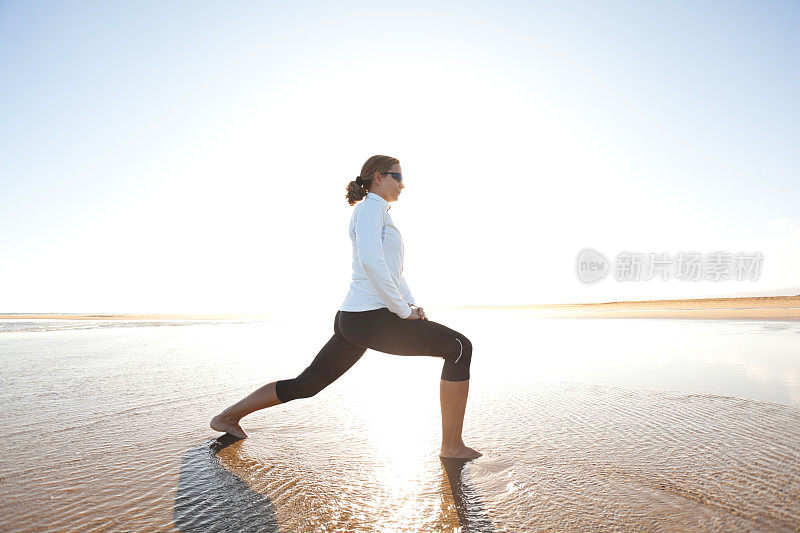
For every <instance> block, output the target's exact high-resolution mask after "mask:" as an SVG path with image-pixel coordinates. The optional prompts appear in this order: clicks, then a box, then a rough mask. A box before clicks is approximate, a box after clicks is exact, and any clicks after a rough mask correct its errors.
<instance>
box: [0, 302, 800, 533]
mask: <svg viewBox="0 0 800 533" xmlns="http://www.w3.org/2000/svg"><path fill="white" fill-rule="evenodd" d="M334 314H335V311H334V312H332V313H328V314H318V315H305V316H287V317H284V318H281V319H278V320H273V321H269V322H238V323H230V322H219V323H193V322H185V323H181V324H177V323H174V322H170V323H158V322H148V323H143V324H130V323H127V324H124V325H122V326H119V325H117V326H115V325H114V323H101V324H98V325H99V326H101V327H91V326H92V324H86V325H81V327H79V328H74V327H70V326H69V324H64V323H63V322H53V324H52V325H48V324H46V323H44V324H43V323H41V322H37V323H36V324H35V326H19V325H18V326H11V325H9V324H8V323H6V324H5V325H4V326H5V331H3V332H0V364H2V368H3V371H2V377H1V378H0V400H2V405H3V406H4V409H3V411H2V414H0V419H2V422H3V425H4V428H5V429H6V431H5V434H6V447H5V450H4V451H5V453H4V454H3V455H2V456H1V457H2V458H1V459H0V476H1V477H2V479H0V501H1V502H2V509H3V512H2V517H0V530H2V531H30V530H48V531H71V530H75V529H85V530H92V531H94V530H96V531H103V530H115V531H116V530H176V529H177V530H183V531H223V530H227V531H333V530H355V531H385V530H397V531H453V530H457V529H458V528H459V527H461V528H463V530H465V531H520V530H534V531H536V530H556V531H568V530H576V529H587V528H603V529H612V528H613V529H623V530H642V529H647V530H650V529H655V530H662V531H686V530H695V531H730V530H744V531H752V530H767V529H769V530H796V529H798V528H800V496H798V495H800V363H798V356H800V350H798V348H800V324H798V323H796V322H780V323H777V322H774V323H771V322H763V321H762V322H759V321H717V320H697V321H692V320H655V319H648V320H637V319H540V318H532V317H531V316H529V315H526V313H525V312H524V311H505V310H504V311H497V310H491V311H490V310H464V311H436V310H433V309H431V310H429V314H430V317H431V320H436V321H438V322H442V323H443V324H446V325H448V326H450V327H452V328H454V329H457V330H459V331H461V332H462V333H464V334H466V335H467V336H468V337H470V339H471V340H472V341H473V345H474V347H475V354H474V356H473V363H472V380H471V382H470V399H469V404H468V407H467V415H466V420H465V427H464V440H465V442H466V443H467V444H468V445H471V446H473V447H475V448H477V449H479V450H481V451H482V452H484V453H485V455H484V457H481V458H480V459H478V460H476V461H471V462H468V463H466V464H463V463H461V462H459V461H452V462H450V461H448V462H442V461H441V460H440V459H439V458H438V455H437V454H438V440H439V438H440V420H439V405H438V385H439V372H440V370H441V364H442V363H441V361H440V360H437V359H435V358H424V357H402V356H393V355H387V354H382V353H379V352H373V351H368V352H367V353H366V354H365V356H364V357H363V358H362V359H361V361H359V362H358V363H357V364H356V365H355V366H354V367H353V368H352V369H351V370H350V371H349V372H348V373H347V374H345V375H344V376H343V377H342V378H340V379H339V380H338V381H336V382H335V383H334V384H332V385H331V386H330V387H328V388H327V389H325V390H323V391H322V392H321V393H320V394H318V395H317V396H315V397H313V398H309V399H305V400H296V401H294V402H290V403H288V404H285V405H279V406H276V407H274V408H271V409H267V410H264V411H260V412H257V413H254V414H253V415H251V416H249V417H247V418H245V420H244V421H243V426H244V427H245V429H246V430H247V431H248V433H249V434H250V438H249V439H247V440H245V441H237V442H230V441H226V440H225V439H224V438H223V439H217V437H218V436H219V434H218V433H215V432H214V431H212V430H211V429H209V428H208V426H207V424H208V420H209V419H210V418H211V416H213V415H214V414H216V413H217V412H218V411H220V410H221V409H222V408H224V407H225V406H227V405H228V404H230V403H232V402H233V401H236V400H238V399H239V398H240V397H241V396H243V395H245V394H247V393H249V392H250V391H251V390H253V389H254V388H257V387H258V386H260V385H262V384H263V383H266V382H268V381H273V380H275V379H284V378H287V377H293V376H295V375H297V374H298V373H299V372H300V371H301V370H302V369H303V368H305V365H307V364H308V363H309V362H310V361H311V359H313V357H314V355H316V353H317V351H318V350H319V349H320V348H321V347H322V345H323V344H324V343H325V341H327V339H328V337H329V336H330V334H331V333H332V331H331V330H332V322H333V315H334ZM159 324H169V325H171V326H173V327H161V326H160V325H159ZM73 326H74V324H73ZM65 327H66V328H67V329H65ZM14 330H16V331H14Z"/></svg>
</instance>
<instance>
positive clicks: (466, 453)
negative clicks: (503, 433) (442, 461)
mask: <svg viewBox="0 0 800 533" xmlns="http://www.w3.org/2000/svg"><path fill="white" fill-rule="evenodd" d="M482 455H483V454H482V453H481V452H479V451H477V450H473V449H472V448H470V447H469V446H466V445H464V444H460V445H459V446H453V447H444V446H442V451H441V453H440V454H439V457H449V458H453V459H477V458H478V457H480V456H482Z"/></svg>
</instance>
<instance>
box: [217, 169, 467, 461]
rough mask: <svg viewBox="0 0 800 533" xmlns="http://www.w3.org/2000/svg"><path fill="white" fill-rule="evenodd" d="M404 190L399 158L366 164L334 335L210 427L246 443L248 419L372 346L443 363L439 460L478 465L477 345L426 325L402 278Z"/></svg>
mask: <svg viewBox="0 0 800 533" xmlns="http://www.w3.org/2000/svg"><path fill="white" fill-rule="evenodd" d="M404 188H405V185H403V175H402V170H401V168H400V162H399V161H398V160H397V159H395V158H393V157H388V156H385V155H376V156H373V157H370V158H369V159H368V160H367V162H366V163H364V166H363V167H362V168H361V174H360V175H359V176H358V177H357V178H356V179H355V180H354V181H351V182H350V183H349V185H348V187H347V201H348V203H349V204H350V205H354V204H355V203H356V202H358V201H359V200H362V199H363V201H362V202H361V203H360V204H358V205H357V206H356V208H355V210H354V211H353V216H352V217H351V219H350V240H351V241H352V243H353V277H352V282H351V285H350V292H349V293H348V294H347V297H346V298H345V300H344V302H343V303H342V305H341V306H340V307H339V310H338V311H337V313H336V317H335V320H334V324H333V331H334V333H333V336H332V337H331V338H330V340H329V341H328V342H327V344H325V346H324V347H323V348H322V349H321V350H320V352H319V353H318V354H317V356H316V357H315V358H314V360H313V361H312V362H311V364H310V365H309V366H308V368H306V369H305V370H303V372H301V373H300V375H298V376H297V377H296V378H294V379H285V380H279V381H274V382H272V383H269V384H267V385H264V386H263V387H261V388H260V389H258V390H256V391H255V392H253V393H252V394H250V395H249V396H247V397H246V398H244V399H243V400H241V401H239V402H238V403H236V404H234V405H232V406H230V407H228V408H227V409H225V410H224V411H222V412H221V413H220V414H218V415H217V416H215V417H214V418H213V419H212V420H211V428H212V429H214V430H216V431H224V432H226V433H230V434H231V435H234V436H236V437H239V438H242V439H245V438H247V434H245V432H244V430H243V429H242V427H241V426H240V425H239V420H241V419H242V418H243V417H244V416H246V415H248V414H250V413H252V412H254V411H258V410H259V409H264V408H265V407H271V406H273V405H277V404H279V403H286V402H289V401H291V400H295V399H297V398H310V397H311V396H314V395H315V394H317V393H318V392H319V391H321V390H322V389H324V388H325V387H327V386H328V385H330V384H331V383H333V382H334V381H335V380H336V379H337V378H339V376H341V375H342V374H344V373H345V372H347V370H348V369H349V368H350V367H351V366H353V365H354V364H355V363H356V361H358V360H359V359H360V358H361V356H362V355H363V354H364V352H365V351H366V350H367V348H371V349H373V350H377V351H379V352H384V353H390V354H395V355H427V356H432V357H441V358H443V359H444V364H443V367H442V374H441V381H440V382H439V394H440V400H441V408H442V448H441V453H440V456H441V457H453V458H460V459H475V458H477V457H480V456H481V455H482V454H481V453H480V452H478V451H475V450H473V449H472V448H470V447H468V446H466V445H465V444H464V441H463V440H461V428H462V426H463V423H464V411H465V409H466V406H467V394H468V392H469V367H470V361H471V359H472V343H471V342H470V341H469V339H467V337H465V336H464V335H462V334H461V333H459V332H457V331H455V330H452V329H450V328H448V327H446V326H443V325H442V324H438V323H436V322H431V321H430V320H428V317H427V316H426V315H425V311H424V309H423V308H422V307H418V306H417V305H416V303H415V302H414V298H413V296H412V295H411V291H410V289H409V288H408V284H407V283H406V280H405V279H404V278H403V275H402V273H403V238H402V236H401V235H400V232H399V231H398V230H397V228H396V227H395V225H394V223H393V222H392V218H391V217H390V216H389V209H390V208H391V206H390V205H389V204H390V202H396V201H397V200H398V199H399V198H400V192H401V191H402V190H403V189H404Z"/></svg>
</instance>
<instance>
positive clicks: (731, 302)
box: [467, 295, 800, 321]
mask: <svg viewBox="0 0 800 533" xmlns="http://www.w3.org/2000/svg"><path fill="white" fill-rule="evenodd" d="M467 309H518V310H525V311H529V312H532V313H533V314H534V315H538V316H541V317H558V318H680V319H694V318H697V319H723V320H736V319H741V320H790V321H796V320H800V295H799V296H759V297H747V298H701V299H690V300H642V301H627V302H604V303H583V304H552V305H519V306H497V307H493V306H471V307H467Z"/></svg>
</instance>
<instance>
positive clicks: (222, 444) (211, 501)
mask: <svg viewBox="0 0 800 533" xmlns="http://www.w3.org/2000/svg"><path fill="white" fill-rule="evenodd" d="M239 440H241V439H239V438H238V437H234V436H232V435H229V434H227V433H226V434H225V435H222V436H221V437H219V438H216V439H213V440H211V441H206V442H204V443H203V444H201V445H199V446H196V447H195V448H192V449H190V450H189V451H187V452H186V453H185V454H184V455H183V459H182V460H181V467H180V472H179V473H178V490H177V495H176V496H175V507H174V508H173V510H172V518H173V520H174V521H175V526H176V527H177V528H178V529H180V530H181V531H198V532H200V531H203V532H206V531H264V532H271V531H279V529H278V524H277V521H276V519H275V512H274V508H273V506H272V502H271V501H270V500H269V499H268V498H265V497H264V496H263V495H261V494H259V493H257V492H255V491H253V490H252V489H251V488H250V487H249V486H248V485H247V483H245V482H244V481H242V480H241V479H239V478H238V477H236V476H235V475H234V474H232V473H230V472H229V471H228V470H226V469H225V467H223V466H222V465H221V464H220V463H219V460H218V459H217V453H218V452H219V451H220V450H222V449H224V448H226V447H228V446H230V445H231V444H233V443H234V442H237V441H239Z"/></svg>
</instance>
